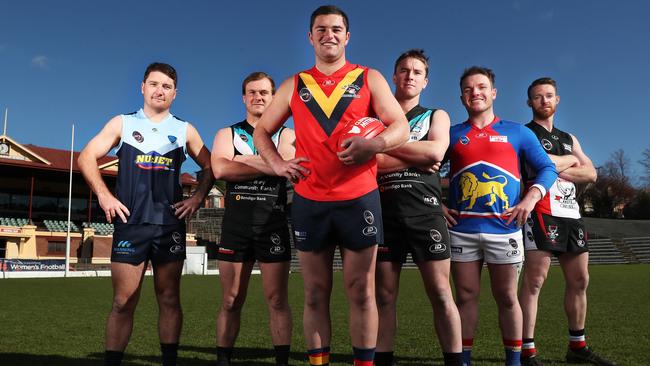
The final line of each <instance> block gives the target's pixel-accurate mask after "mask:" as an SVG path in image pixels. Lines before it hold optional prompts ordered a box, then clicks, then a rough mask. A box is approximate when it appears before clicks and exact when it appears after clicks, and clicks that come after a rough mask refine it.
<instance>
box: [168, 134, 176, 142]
mask: <svg viewBox="0 0 650 366" xmlns="http://www.w3.org/2000/svg"><path fill="white" fill-rule="evenodd" d="M167 138H168V139H169V142H171V143H172V144H173V143H175V142H176V140H178V139H177V138H176V136H172V135H167Z"/></svg>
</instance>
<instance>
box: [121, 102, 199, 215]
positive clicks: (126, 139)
mask: <svg viewBox="0 0 650 366" xmlns="http://www.w3.org/2000/svg"><path fill="white" fill-rule="evenodd" d="M186 134H187V122H185V121H183V120H181V119H179V118H177V117H175V116H173V115H171V114H170V115H169V116H167V117H166V118H165V119H164V120H163V121H161V122H152V121H151V120H150V119H149V118H148V117H147V116H146V115H145V114H144V111H143V110H142V109H140V110H139V111H137V112H134V113H130V114H124V115H122V135H121V139H120V143H119V145H118V146H117V149H116V151H117V157H118V158H119V171H118V174H117V187H116V195H117V198H118V199H119V200H120V202H122V203H123V204H124V205H125V206H126V207H127V208H128V209H129V212H130V213H131V215H130V216H129V217H128V223H129V224H143V223H147V224H157V225H171V224H176V223H178V222H180V221H181V220H179V219H178V218H177V217H176V216H175V215H174V212H173V211H172V209H171V205H172V204H174V203H176V202H179V201H181V200H182V198H183V189H182V186H181V181H180V179H181V165H182V163H183V161H185V159H186V150H185V149H186V147H185V144H186Z"/></svg>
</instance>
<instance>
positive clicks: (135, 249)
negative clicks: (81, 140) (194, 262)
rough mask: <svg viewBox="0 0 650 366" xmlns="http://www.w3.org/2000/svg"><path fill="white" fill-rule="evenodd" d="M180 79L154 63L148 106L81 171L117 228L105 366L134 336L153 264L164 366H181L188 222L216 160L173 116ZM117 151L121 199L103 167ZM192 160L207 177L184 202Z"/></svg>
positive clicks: (93, 145)
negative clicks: (100, 162)
mask: <svg viewBox="0 0 650 366" xmlns="http://www.w3.org/2000/svg"><path fill="white" fill-rule="evenodd" d="M176 88H177V76H176V70H174V68H173V67H172V66H171V65H168V64H164V63H152V64H151V65H149V66H148V67H147V69H146V71H145V74H144V79H143V81H142V86H141V89H142V95H143V96H144V106H143V107H142V108H141V109H140V110H139V111H137V112H134V113H130V114H124V115H118V116H116V117H113V118H112V119H111V120H109V121H108V123H107V124H106V125H105V126H104V128H103V129H102V130H101V132H99V134H97V135H96V136H95V137H94V138H93V139H92V140H90V142H89V143H88V145H86V147H85V148H84V149H83V151H82V152H81V154H80V155H79V159H78V164H79V168H80V169H81V172H82V173H83V175H84V177H85V178H86V181H87V182H88V185H89V186H90V187H91V188H92V190H93V191H94V192H95V194H96V195H97V199H98V201H99V205H100V207H101V208H102V210H103V211H104V213H105V214H106V220H107V221H108V222H109V223H114V226H115V231H114V233H113V246H112V251H111V275H112V280H113V306H112V308H111V311H110V314H109V316H108V321H107V324H106V352H105V359H104V360H105V361H104V362H105V365H119V364H121V360H122V357H123V354H124V349H125V348H126V346H127V344H128V342H129V338H130V336H131V331H132V329H133V314H134V311H135V308H136V305H137V303H138V299H139V296H140V288H141V285H142V278H143V276H144V273H145V270H146V267H147V266H146V264H147V262H148V261H149V260H150V261H151V263H152V266H153V270H154V287H155V292H156V298H157V300H158V307H159V318H158V334H159V337H160V348H161V351H162V354H163V365H165V366H167V365H176V359H177V352H178V342H179V338H180V333H181V324H182V320H183V313H182V310H181V304H180V296H179V295H180V291H179V288H180V277H181V271H182V269H183V262H184V259H185V221H184V219H185V218H187V217H190V216H191V215H192V214H193V213H194V212H195V211H196V210H197V209H198V208H199V206H200V204H201V202H203V199H204V198H205V196H206V195H207V193H208V191H209V189H210V188H211V186H212V183H213V180H214V178H213V176H212V170H211V168H210V152H209V151H208V149H207V148H206V147H205V145H204V144H203V141H202V140H201V137H200V136H199V134H198V132H197V131H196V129H195V128H194V127H193V126H192V125H191V124H189V123H187V122H185V121H183V120H181V119H180V118H178V117H176V116H174V115H172V114H171V113H170V111H169V109H170V107H171V105H172V102H173V101H174V98H176ZM114 147H117V156H118V158H119V171H118V177H117V186H116V191H115V195H113V193H111V192H110V191H109V189H108V187H107V186H106V184H105V183H104V181H103V180H102V177H101V174H100V172H99V168H98V166H97V159H99V158H101V157H103V156H105V155H106V154H107V153H108V152H109V151H110V150H111V149H112V148H114ZM186 155H190V156H191V157H192V158H193V159H194V160H195V161H196V163H197V164H198V165H199V166H200V167H201V168H202V169H203V174H201V175H200V181H199V184H198V187H197V189H196V191H195V193H194V195H192V196H191V197H189V198H187V199H183V193H182V187H181V184H180V175H181V164H182V163H183V161H184V160H185V157H186Z"/></svg>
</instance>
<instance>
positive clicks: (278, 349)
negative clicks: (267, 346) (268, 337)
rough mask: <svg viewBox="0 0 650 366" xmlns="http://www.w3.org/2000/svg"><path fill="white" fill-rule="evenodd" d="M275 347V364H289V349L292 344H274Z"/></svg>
mask: <svg viewBox="0 0 650 366" xmlns="http://www.w3.org/2000/svg"><path fill="white" fill-rule="evenodd" d="M273 348H274V349H275V364H276V365H287V364H289V350H290V349H291V345H288V344H286V345H285V344H283V345H280V346H273Z"/></svg>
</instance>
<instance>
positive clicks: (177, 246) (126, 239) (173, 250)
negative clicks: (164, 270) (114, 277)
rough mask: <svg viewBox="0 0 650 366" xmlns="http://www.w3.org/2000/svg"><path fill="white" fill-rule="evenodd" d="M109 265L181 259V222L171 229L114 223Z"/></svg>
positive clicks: (182, 226) (183, 239)
mask: <svg viewBox="0 0 650 366" xmlns="http://www.w3.org/2000/svg"><path fill="white" fill-rule="evenodd" d="M113 226H114V228H115V231H114V232H113V247H112V249H111V261H112V262H120V263H131V264H140V263H142V262H144V261H146V260H151V262H152V263H154V264H155V263H164V262H174V261H182V260H184V259H185V222H180V223H178V224H172V225H155V224H124V223H121V222H115V223H114V225H113Z"/></svg>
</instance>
